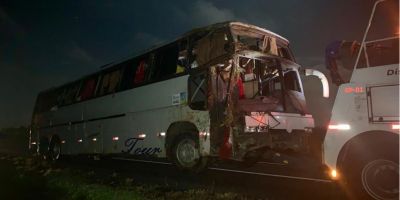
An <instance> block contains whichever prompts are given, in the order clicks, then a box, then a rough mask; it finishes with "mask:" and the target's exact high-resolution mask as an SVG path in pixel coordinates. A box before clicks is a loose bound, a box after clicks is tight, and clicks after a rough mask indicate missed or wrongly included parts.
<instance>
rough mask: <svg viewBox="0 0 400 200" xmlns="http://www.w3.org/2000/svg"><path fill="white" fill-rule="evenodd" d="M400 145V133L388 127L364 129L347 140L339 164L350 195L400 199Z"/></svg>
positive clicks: (354, 196) (340, 154)
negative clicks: (374, 129) (390, 130)
mask: <svg viewBox="0 0 400 200" xmlns="http://www.w3.org/2000/svg"><path fill="white" fill-rule="evenodd" d="M398 146H399V135H398V134H395V133H391V132H386V131H368V132H364V133H361V134H358V135H357V136H355V137H353V138H351V139H350V140H349V141H347V142H346V144H345V145H344V146H343V147H342V149H341V151H340V153H339V156H338V160H337V167H338V169H339V172H340V173H342V174H343V176H342V180H343V181H344V183H345V184H346V185H347V186H348V187H345V190H346V189H349V190H348V191H346V193H347V194H349V195H350V198H357V199H385V200H386V199H398V197H399V193H398V190H396V189H397V188H398V185H399V183H398V177H399V154H398V151H397V149H398ZM396 152H397V153H396ZM396 174H397V175H396ZM388 177H389V178H388ZM390 177H397V179H396V180H395V179H394V178H390Z"/></svg>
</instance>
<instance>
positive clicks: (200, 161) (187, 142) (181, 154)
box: [165, 121, 207, 173]
mask: <svg viewBox="0 0 400 200" xmlns="http://www.w3.org/2000/svg"><path fill="white" fill-rule="evenodd" d="M165 141H166V142H165V149H166V153H167V157H168V159H170V160H171V161H173V162H174V163H175V164H176V165H177V166H178V167H179V168H180V169H181V170H185V171H190V172H195V173H197V172H200V171H202V170H203V169H204V168H205V166H206V163H207V158H205V157H202V156H201V155H200V145H199V132H198V129H197V128H196V126H195V125H194V124H193V123H191V122H187V121H180V122H175V123H172V124H171V125H170V127H169V128H168V130H167V134H166V140H165ZM185 151H186V152H185Z"/></svg>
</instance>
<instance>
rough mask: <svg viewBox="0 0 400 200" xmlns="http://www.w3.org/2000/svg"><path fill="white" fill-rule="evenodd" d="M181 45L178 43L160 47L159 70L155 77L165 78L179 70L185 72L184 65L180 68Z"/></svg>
mask: <svg viewBox="0 0 400 200" xmlns="http://www.w3.org/2000/svg"><path fill="white" fill-rule="evenodd" d="M178 57H179V47H178V45H177V43H174V44H172V45H169V46H167V47H164V48H162V49H160V51H159V52H157V62H156V67H157V72H156V75H155V78H165V77H170V76H171V75H174V74H176V73H177V72H178V71H179V72H184V71H185V70H184V68H183V66H181V68H180V69H179V70H178V64H179V63H178ZM182 68H183V69H182Z"/></svg>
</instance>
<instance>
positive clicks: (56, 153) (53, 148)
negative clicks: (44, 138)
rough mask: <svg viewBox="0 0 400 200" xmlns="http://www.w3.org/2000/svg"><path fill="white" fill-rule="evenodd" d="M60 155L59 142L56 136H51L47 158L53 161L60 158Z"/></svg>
mask: <svg viewBox="0 0 400 200" xmlns="http://www.w3.org/2000/svg"><path fill="white" fill-rule="evenodd" d="M60 155H61V142H60V140H59V139H58V138H53V139H52V140H51V142H50V146H49V158H50V159H51V160H54V161H55V160H58V159H60Z"/></svg>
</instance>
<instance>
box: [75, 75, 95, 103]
mask: <svg viewBox="0 0 400 200" xmlns="http://www.w3.org/2000/svg"><path fill="white" fill-rule="evenodd" d="M98 77H99V75H95V76H91V77H89V78H86V79H85V80H84V81H83V84H82V88H81V89H80V91H79V95H78V98H77V99H78V101H84V100H86V99H90V98H92V97H93V96H94V94H95V91H96V86H97V81H98Z"/></svg>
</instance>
